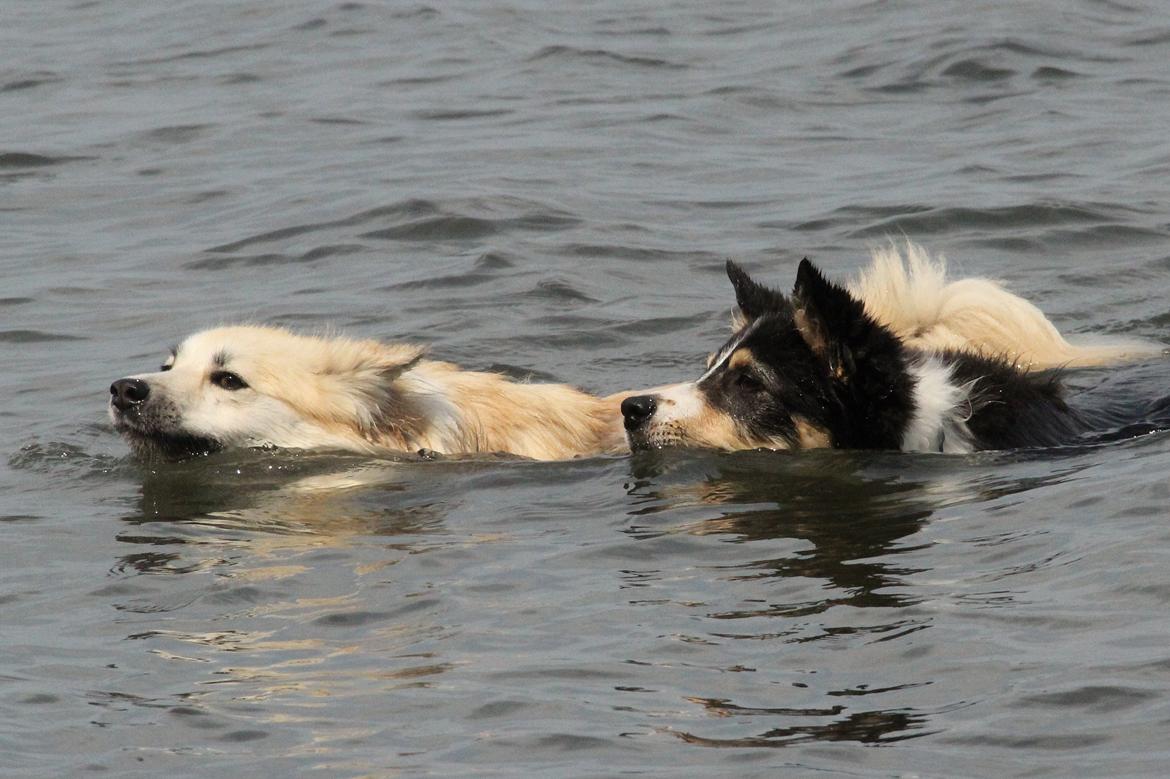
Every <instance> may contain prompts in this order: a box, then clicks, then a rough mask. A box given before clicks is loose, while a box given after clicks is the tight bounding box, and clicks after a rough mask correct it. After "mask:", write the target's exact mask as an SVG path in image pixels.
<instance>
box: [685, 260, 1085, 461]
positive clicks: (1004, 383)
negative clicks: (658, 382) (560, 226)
mask: <svg viewBox="0 0 1170 779" xmlns="http://www.w3.org/2000/svg"><path fill="white" fill-rule="evenodd" d="M727 275H728V277H729V278H730V279H731V283H732V286H733V287H734V288H735V295H736V303H737V304H738V306H739V309H740V311H741V312H742V313H743V315H744V317H745V319H746V320H747V324H746V325H745V327H744V329H743V330H741V331H740V332H739V333H737V334H736V335H735V336H734V337H733V338H732V340H731V341H729V342H728V344H727V345H725V346H724V349H723V352H724V353H725V352H726V351H727V350H728V349H729V348H731V347H732V346H734V347H735V349H736V350H739V349H747V350H748V351H749V352H750V353H751V355H752V358H753V359H752V361H751V363H750V364H747V365H744V364H739V365H736V366H734V367H732V366H731V365H725V366H723V367H722V368H720V369H717V370H715V371H713V372H712V373H711V374H710V375H708V376H707V377H706V378H704V379H703V381H702V382H701V383H700V385H699V389H700V390H701V391H702V392H703V393H704V395H705V396H706V398H707V401H708V402H709V403H710V404H711V405H712V406H713V407H715V408H717V409H719V410H720V411H722V412H723V413H726V414H729V415H730V416H731V417H732V418H733V419H734V420H735V421H736V422H737V424H739V425H741V426H743V427H744V429H745V430H747V431H749V432H750V433H752V434H753V436H754V437H756V438H765V439H766V438H769V437H775V436H779V437H782V438H785V439H787V440H788V441H789V442H791V443H796V442H797V436H798V430H797V420H798V419H803V420H805V421H807V422H808V423H809V424H811V425H812V426H813V427H814V428H817V429H820V430H822V431H825V432H827V434H828V436H829V439H830V442H831V444H832V445H833V446H834V447H840V448H850V449H899V448H901V444H902V439H903V436H904V434H905V432H906V430H907V427H908V426H909V424H910V422H911V420H912V419H913V416H914V413H915V408H914V389H915V388H914V382H915V379H914V376H913V375H912V373H911V372H910V371H909V363H910V360H913V359H917V358H918V355H917V354H915V353H913V352H911V351H909V350H907V349H906V348H905V347H904V346H903V344H902V343H901V341H900V340H899V339H898V338H897V336H895V335H894V333H893V332H892V331H891V330H890V329H889V328H887V327H885V326H883V325H881V324H879V323H877V322H876V321H875V320H874V319H872V318H871V317H870V316H869V315H868V314H867V313H866V312H865V308H864V306H863V305H862V303H861V302H860V301H858V300H857V299H855V298H854V297H853V296H852V295H850V294H849V293H848V292H847V291H846V290H845V289H843V288H842V287H839V286H837V285H836V284H833V283H832V282H830V281H828V280H827V279H826V278H825V277H824V276H823V275H822V274H821V272H820V271H819V270H817V268H816V267H815V266H814V265H813V264H812V263H811V262H809V261H808V260H807V259H805V260H803V261H802V262H801V263H800V267H799V269H798V271H797V276H796V284H795V286H794V288H793V294H792V298H791V300H790V299H789V298H787V297H785V296H784V295H783V294H782V293H780V292H777V291H776V290H773V289H770V288H768V287H765V286H763V285H761V284H758V283H757V282H756V281H754V280H753V279H752V278H751V277H750V276H749V275H748V274H747V273H746V272H745V271H744V270H743V269H742V268H740V267H739V266H738V265H736V264H735V263H734V262H731V261H730V260H729V261H728V262H727ZM737 341H738V342H739V343H736V342H737ZM939 357H940V359H942V361H943V362H944V364H948V365H950V366H951V369H952V371H953V373H952V376H953V381H954V383H955V384H956V385H960V386H961V385H967V386H968V387H969V388H970V392H969V407H967V408H964V409H960V413H961V414H962V416H963V417H965V421H966V426H967V429H968V430H969V432H970V436H971V443H972V445H973V446H974V447H975V448H977V449H1004V448H1020V447H1035V446H1052V445H1056V444H1060V443H1067V442H1069V441H1072V440H1074V439H1075V438H1077V436H1079V435H1080V434H1081V433H1082V432H1083V431H1084V430H1085V423H1084V422H1083V420H1082V419H1081V418H1080V417H1079V416H1078V415H1077V414H1076V413H1075V412H1073V411H1072V410H1071V409H1070V408H1069V407H1068V405H1067V404H1066V403H1065V401H1064V399H1063V397H1062V394H1061V389H1060V385H1059V382H1058V381H1057V379H1056V377H1055V376H1054V375H1032V374H1027V373H1025V372H1023V371H1021V370H1019V369H1018V368H1017V367H1016V366H1014V365H1012V364H1009V363H1007V362H1005V361H1002V360H995V359H987V358H984V357H978V356H973V355H968V354H963V353H958V352H948V353H943V354H941V355H939ZM964 412H965V413H964Z"/></svg>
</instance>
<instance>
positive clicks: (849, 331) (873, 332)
mask: <svg viewBox="0 0 1170 779" xmlns="http://www.w3.org/2000/svg"><path fill="white" fill-rule="evenodd" d="M792 297H793V303H794V304H795V309H796V310H795V316H794V319H795V321H796V327H797V330H799V331H800V335H801V337H802V338H803V339H804V341H805V343H807V344H808V346H809V348H810V349H812V351H813V353H814V354H816V355H817V356H818V357H820V358H821V359H823V360H824V361H825V362H826V363H827V364H828V368H829V372H830V374H831V375H832V376H833V377H834V378H836V379H837V380H839V381H842V382H849V381H851V380H852V379H853V378H854V376H855V374H856V373H857V372H858V365H859V363H862V362H867V361H869V360H872V359H873V358H875V357H878V356H880V355H883V354H886V353H889V354H890V356H896V355H897V354H898V353H900V350H901V347H900V345H899V343H898V340H897V338H896V337H895V336H894V335H893V333H891V332H890V331H889V330H887V329H886V328H884V327H882V326H881V325H879V324H878V323H877V322H875V321H874V320H873V319H871V318H870V316H869V315H868V314H866V313H865V306H864V305H862V303H861V301H859V300H857V299H856V298H854V297H853V296H852V295H850V294H849V293H848V292H847V291H846V290H845V289H844V288H843V287H839V286H837V285H836V284H834V283H832V282H831V281H829V280H828V279H826V278H825V277H824V276H823V275H822V274H821V272H820V271H819V270H817V268H816V266H814V265H813V264H812V263H811V262H809V261H808V258H807V257H806V258H805V259H803V260H801V261H800V267H799V268H798V269H797V271H796V286H795V287H794V288H793V291H792Z"/></svg>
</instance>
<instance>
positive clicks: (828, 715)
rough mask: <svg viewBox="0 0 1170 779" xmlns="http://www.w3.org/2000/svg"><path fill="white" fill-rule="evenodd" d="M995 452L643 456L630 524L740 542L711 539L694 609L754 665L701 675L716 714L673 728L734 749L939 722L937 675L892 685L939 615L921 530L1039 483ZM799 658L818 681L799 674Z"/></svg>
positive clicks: (885, 736)
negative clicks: (1002, 473)
mask: <svg viewBox="0 0 1170 779" xmlns="http://www.w3.org/2000/svg"><path fill="white" fill-rule="evenodd" d="M984 465H986V462H985V461H984V460H980V459H978V458H971V459H963V458H942V457H937V458H929V457H908V456H905V455H897V454H872V453H858V452H814V453H807V452H806V453H799V454H792V455H789V454H785V453H772V452H742V453H736V454H733V455H714V454H706V455H699V454H693V453H692V454H679V453H673V452H661V453H648V454H645V455H639V456H638V457H635V458H634V459H633V460H631V475H632V482H631V483H630V484H629V485H628V486H627V488H628V491H629V494H630V497H631V499H632V500H633V502H634V508H633V510H632V511H631V512H630V522H629V524H628V526H627V528H626V532H627V533H628V534H629V535H630V536H632V537H634V538H636V539H638V540H639V541H645V542H653V541H654V540H655V539H659V538H666V537H669V536H671V535H675V534H683V535H686V536H690V537H697V538H716V539H720V540H722V541H724V542H725V543H726V544H728V546H720V547H717V548H715V549H713V550H711V551H712V553H713V556H716V555H717V559H716V560H715V561H713V564H712V565H710V566H708V567H706V568H704V570H705V571H706V572H708V578H707V580H706V582H705V587H698V586H692V590H693V591H696V592H699V593H700V594H701V597H702V600H701V601H700V600H698V598H695V599H694V600H693V601H692V602H691V603H690V604H689V605H690V606H691V608H690V609H689V611H688V614H689V616H690V618H691V619H692V620H694V619H696V618H697V619H699V620H700V621H701V624H702V629H701V630H695V631H694V632H696V633H698V634H699V635H698V638H699V639H702V640H703V641H704V642H708V643H709V644H710V645H711V646H713V647H716V648H717V651H719V653H720V655H721V656H723V657H725V658H729V659H730V658H740V662H739V663H737V665H736V667H738V668H744V669H747V670H749V671H751V672H752V674H751V675H752V676H753V677H755V682H754V683H752V682H748V683H746V684H745V683H744V682H742V681H741V680H740V678H739V677H741V676H742V675H741V674H734V675H720V676H718V677H716V678H715V679H713V680H711V681H710V682H701V681H699V677H696V680H695V681H693V682H692V683H691V684H690V685H689V689H688V693H689V694H687V695H685V696H684V700H685V701H687V702H688V703H689V704H691V705H692V706H695V707H698V709H699V711H700V712H701V714H702V716H704V717H705V718H710V719H711V724H710V727H708V728H697V727H695V726H694V725H693V724H690V723H686V722H685V720H684V721H683V722H680V723H679V725H677V726H675V727H669V728H666V729H665V732H667V733H670V734H671V735H673V736H675V737H677V738H679V739H680V740H682V741H683V742H685V743H687V744H691V745H694V746H705V747H731V748H752V747H785V746H789V745H796V744H803V743H809V742H817V741H821V742H824V741H854V742H859V743H865V744H878V743H890V742H893V741H898V740H903V739H908V738H915V737H919V736H922V735H926V734H928V733H931V732H934V731H933V729H932V728H931V727H930V724H929V723H930V720H931V718H932V717H934V716H936V715H937V714H938V713H939V712H940V711H944V710H947V709H948V707H949V706H951V705H953V704H950V703H945V702H944V703H941V704H939V705H937V706H933V707H930V706H923V705H921V704H922V703H923V702H924V699H923V697H922V696H921V694H913V693H910V692H909V691H911V690H919V689H924V688H928V687H931V686H932V685H933V684H934V683H935V680H932V679H930V678H910V679H902V680H898V681H899V683H895V684H891V683H890V682H891V676H890V674H889V673H888V671H885V670H883V666H885V665H887V664H889V663H891V662H895V660H894V658H898V657H901V653H903V652H905V651H907V647H908V645H909V643H910V642H913V643H914V644H921V645H926V646H929V643H930V638H929V635H926V636H925V638H923V635H924V634H923V631H928V630H929V629H930V628H931V626H932V624H933V620H934V615H933V610H932V609H930V608H929V607H927V608H923V601H924V600H925V599H927V598H929V597H930V595H929V592H928V591H925V590H923V588H920V587H914V586H913V580H914V579H915V578H916V577H920V576H923V575H929V573H930V572H929V567H928V561H929V560H931V559H933V558H932V556H931V555H930V554H928V553H924V552H925V551H926V550H929V549H930V547H931V541H930V540H929V538H928V536H927V534H924V533H923V532H922V531H923V530H924V529H925V528H926V526H927V524H928V523H929V522H930V521H931V519H932V518H933V517H935V516H936V515H937V514H938V512H940V511H942V510H944V509H947V508H950V507H955V506H960V505H962V504H966V503H971V502H979V501H983V500H987V499H989V498H990V497H991V496H992V495H996V494H1002V493H1005V492H1008V491H1011V490H1012V489H1028V488H1029V485H1027V484H1023V483H1022V482H1021V479H1020V478H1019V477H1020V476H1021V474H1019V473H1016V474H1014V475H1013V476H1012V477H1011V479H1010V480H1009V479H994V478H989V477H988V471H987V470H986V469H985V468H984ZM1049 475H1050V476H1051V470H1049ZM1009 481H1010V482H1011V483H1012V484H1014V485H1015V486H1014V487H1012V486H1009ZM1025 481H1026V480H1025ZM1031 486H1034V485H1031ZM704 549H710V547H704ZM761 552H764V553H763V554H761ZM659 562H661V561H659ZM690 564H691V565H692V566H693V565H694V561H693V559H692V560H691V561H690ZM911 637H913V638H911ZM845 648H848V649H849V652H850V653H851V654H852V655H854V656H855V657H869V658H871V660H870V661H869V662H866V661H859V665H858V667H857V668H855V669H851V670H850V672H849V673H847V674H844V675H842V673H841V669H837V673H836V674H833V673H830V674H829V675H828V676H827V677H826V680H829V679H832V682H831V683H829V684H824V685H821V684H819V682H820V676H818V675H817V674H818V670H819V669H823V668H826V667H827V668H832V667H833V666H832V660H831V659H830V658H829V657H827V656H826V655H825V654H824V653H825V652H826V650H841V649H845ZM830 654H831V655H836V654H837V653H836V652H830ZM901 662H902V663H905V660H904V658H903V659H902V661H901ZM871 663H872V665H871ZM902 667H903V668H905V666H904V665H903V666H902ZM794 669H802V671H801V673H802V678H803V679H807V680H808V681H805V682H791V681H789V680H791V679H792V676H793V672H794ZM842 678H844V679H847V680H848V681H847V682H846V683H845V684H844V685H842V684H841V681H842ZM863 703H864V705H862V704H863ZM909 703H913V704H914V705H907V704H909ZM875 704H876V705H875ZM704 730H707V731H709V732H703V731H704Z"/></svg>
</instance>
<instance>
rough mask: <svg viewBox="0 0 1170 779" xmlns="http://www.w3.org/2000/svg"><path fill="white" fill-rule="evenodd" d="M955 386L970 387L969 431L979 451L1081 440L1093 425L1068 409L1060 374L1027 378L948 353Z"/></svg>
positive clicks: (1002, 364) (991, 362)
mask: <svg viewBox="0 0 1170 779" xmlns="http://www.w3.org/2000/svg"><path fill="white" fill-rule="evenodd" d="M945 358H946V360H947V361H948V362H949V363H950V364H951V365H952V370H953V374H952V376H953V380H954V382H955V383H956V384H959V385H963V384H968V383H970V385H971V392H970V396H969V398H970V404H971V417H970V419H968V420H967V428H968V429H969V430H970V431H971V433H972V435H973V436H974V443H975V447H976V448H977V449H1026V448H1033V447H1041V446H1058V445H1061V444H1067V443H1070V442H1072V441H1074V440H1076V439H1077V438H1078V437H1079V436H1080V435H1081V434H1083V433H1084V432H1086V431H1087V430H1088V427H1089V425H1088V423H1087V422H1086V420H1085V419H1084V418H1082V416H1081V415H1080V414H1078V413H1077V412H1076V411H1074V410H1073V409H1071V408H1069V406H1068V404H1067V403H1066V402H1065V400H1064V391H1063V388H1062V387H1061V384H1060V377H1059V375H1058V374H1057V373H1055V372H1051V373H1040V374H1028V373H1024V372H1023V371H1021V370H1020V369H1019V368H1017V367H1016V366H1015V365H1013V364H1011V363H1009V362H1007V361H1005V360H996V359H988V358H985V357H977V356H974V355H970V354H962V353H955V352H948V353H945Z"/></svg>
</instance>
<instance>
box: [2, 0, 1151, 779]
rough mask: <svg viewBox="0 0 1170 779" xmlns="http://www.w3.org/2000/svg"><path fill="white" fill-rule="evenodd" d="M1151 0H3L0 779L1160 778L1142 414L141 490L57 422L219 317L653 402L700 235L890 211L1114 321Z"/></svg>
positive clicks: (773, 276) (691, 298)
mask: <svg viewBox="0 0 1170 779" xmlns="http://www.w3.org/2000/svg"><path fill="white" fill-rule="evenodd" d="M1163 11H1164V9H1163V8H1162V7H1161V6H1160V5H1159V4H1157V3H1153V2H1145V3H1143V2H1137V1H1134V2H1124V3H1122V2H1097V1H1090V0H1076V1H1075V2H1060V3H1056V2H1048V3H1029V4H1000V5H997V6H995V7H988V6H986V4H971V3H957V2H956V3H913V2H893V3H866V2H855V1H851V2H832V3H825V4H817V5H816V7H815V8H814V7H813V6H811V5H807V4H797V3H790V4H779V5H778V4H772V3H737V4H725V5H723V6H719V7H718V8H717V7H716V6H712V5H711V4H708V3H686V2H671V3H669V4H659V5H646V6H643V7H642V8H640V9H631V7H630V6H629V4H626V3H616V2H614V3H608V2H598V3H590V4H584V5H582V4H563V6H561V7H550V5H549V4H547V3H537V2H529V3H512V4H508V5H500V4H491V5H490V6H489V5H488V4H482V3H442V4H436V5H434V6H425V5H415V4H376V3H369V4H365V3H337V4H323V3H307V2H297V1H296V0H294V1H293V2H283V3H267V4H263V3H246V4H241V3H227V2H222V3H211V2H205V3H198V4H195V3H188V4H168V5H166V6H163V5H158V4H156V3H147V2H131V1H129V0H120V1H119V2H113V3H100V4H99V3H65V2H60V3H48V4H45V3H40V4H9V6H7V7H6V8H5V10H4V15H3V16H4V25H3V31H2V32H0V51H3V52H4V53H5V56H4V57H3V58H2V59H0V224H2V225H3V229H0V261H2V262H3V279H4V290H3V292H2V294H0V311H2V313H3V320H2V323H0V356H2V359H3V364H4V367H5V370H4V371H3V373H2V374H0V385H2V391H3V396H4V397H5V398H6V399H7V400H6V403H5V404H4V409H3V411H2V412H0V414H2V416H0V437H2V440H0V446H2V451H3V452H4V454H5V458H4V465H3V466H2V467H0V485H2V488H3V492H2V493H0V496H2V497H0V537H2V538H3V551H0V641H2V647H3V651H2V652H0V774H4V775H5V776H18V777H25V776H28V777H40V776H86V775H90V774H101V773H105V774H107V775H116V776H158V775H163V774H174V775H182V776H224V775H227V776H243V775H290V774H295V775H305V776H426V775H430V776H444V777H448V776H468V777H484V776H564V777H586V776H597V777H601V776H606V777H608V776H617V775H626V774H633V775H648V776H665V775H679V774H680V773H682V774H683V775H688V774H696V773H701V774H702V775H704V776H736V777H742V776H761V777H763V776H777V775H792V776H802V775H811V774H814V773H816V774H825V775H849V776H890V775H922V776H1005V775H1029V776H1038V775H1041V776H1042V775H1053V776H1068V775H1079V776H1110V777H1112V776H1124V775H1162V774H1164V772H1165V766H1166V763H1167V760H1168V759H1170V749H1168V748H1167V746H1166V743H1167V740H1166V733H1167V725H1168V723H1170V649H1168V648H1167V641H1166V636H1167V632H1168V629H1170V619H1168V617H1167V611H1166V606H1167V602H1168V600H1170V575H1168V574H1167V570H1170V565H1168V563H1170V559H1168V552H1167V550H1170V525H1168V524H1167V522H1166V516H1167V512H1166V508H1165V506H1166V503H1167V497H1168V493H1170V488H1168V486H1167V481H1166V477H1165V474H1166V473H1167V471H1168V469H1170V439H1167V438H1166V437H1165V436H1161V435H1152V436H1145V437H1141V438H1138V439H1135V440H1132V441H1126V442H1121V443H1115V444H1111V445H1108V446H1100V447H1095V448H1088V449H1081V450H1070V451H1062V452H1047V453H1027V454H1020V453H991V454H981V455H977V456H972V457H941V456H935V457H930V456H906V455H900V454H878V455H874V454H859V453H849V452H818V453H810V454H800V455H789V454H783V453H780V454H768V453H739V454H735V455H722V454H712V453H702V452H670V453H650V454H645V455H639V456H636V457H616V458H598V459H586V460H581V461H575V462H569V463H526V462H517V461H508V460H484V461H480V462H435V463H393V462H388V461H387V462H370V461H366V460H363V459H361V458H352V457H336V456H309V455H294V454H288V453H284V454H276V453H236V454H224V455H219V456H216V457H212V458H207V459H205V460H200V461H197V462H191V463H184V464H178V465H174V466H170V467H156V468H144V467H142V466H140V465H139V464H137V463H135V462H134V461H133V460H131V459H130V458H129V457H128V456H127V451H126V449H125V447H124V445H123V444H122V443H121V442H120V441H119V440H118V439H117V438H116V437H115V436H114V434H113V432H112V431H111V429H110V427H109V425H108V424H107V422H106V421H105V417H104V403H105V399H106V387H107V386H108V384H109V382H110V381H111V380H112V379H113V378H116V377H118V376H121V375H124V374H126V373H129V372H134V371H140V370H144V369H149V368H151V367H153V366H154V365H156V364H157V363H158V362H159V361H160V360H161V357H162V356H163V355H164V354H165V351H166V349H167V347H168V346H170V345H171V344H173V343H175V342H176V341H177V340H178V339H180V338H181V337H182V336H183V335H184V334H186V333H188V332H191V331H193V330H196V329H198V328H201V327H205V326H208V325H213V324H217V323H220V322H235V321H257V322H270V323H280V324H288V325H293V326H296V327H300V328H308V329H312V328H318V327H323V326H326V325H333V326H336V327H338V328H341V329H344V330H345V331H347V332H351V333H354V334H357V335H363V336H375V337H380V338H386V339H411V340H415V341H420V342H424V343H427V344H430V345H431V346H432V348H433V351H434V352H435V353H436V354H438V355H440V356H441V357H444V358H447V359H451V360H454V361H457V362H460V363H463V364H465V365H468V366H471V367H476V368H493V369H496V370H504V371H507V372H509V373H513V374H517V375H532V376H534V377H536V378H538V379H556V380H562V381H568V382H572V383H575V384H579V385H581V386H584V387H586V388H589V389H592V390H598V391H613V390H618V389H625V388H629V387H632V386H649V385H653V384H658V383H663V382H669V381H675V380H680V379H683V378H687V377H690V376H693V375H695V374H696V373H697V371H698V370H699V369H700V367H701V364H702V359H703V356H704V355H705V354H706V353H707V352H708V351H709V350H710V349H712V348H714V347H715V346H717V345H718V344H719V343H720V342H721V341H722V340H723V338H724V335H725V332H726V326H727V312H728V309H729V307H730V304H731V293H730V289H729V288H728V285H727V283H726V280H725V279H724V278H723V277H722V270H721V268H722V263H723V260H724V258H726V257H728V256H732V257H735V258H737V259H738V260H740V261H741V262H743V263H744V264H745V265H746V266H747V267H748V268H749V269H751V270H753V271H754V272H756V273H758V274H759V275H760V277H761V278H763V279H765V280H768V281H771V282H772V283H775V284H777V285H787V284H789V283H791V279H792V275H793V273H794V270H795V264H796V260H798V259H799V258H800V257H802V256H804V255H809V256H811V257H813V258H814V259H815V260H817V261H818V262H819V263H820V264H821V265H822V266H823V267H824V268H825V269H826V270H827V272H829V273H830V274H831V275H833V276H835V277H838V278H841V277H844V276H846V275H847V274H848V273H850V272H851V271H853V270H855V269H856V268H857V267H858V266H859V265H861V264H862V263H863V262H864V261H865V257H866V250H867V247H869V246H871V245H874V244H881V243H882V242H884V241H885V240H887V239H889V238H893V239H895V240H900V239H901V238H902V236H908V237H911V238H914V239H916V240H919V241H921V242H923V243H925V244H926V245H927V246H928V247H929V248H931V249H933V250H936V251H944V252H945V253H947V254H948V256H949V257H950V258H951V260H952V266H953V267H954V268H955V269H956V270H957V271H958V272H959V273H969V274H982V275H990V276H994V277H998V278H1002V279H1005V280H1006V281H1008V282H1009V283H1010V284H1011V285H1012V287H1013V288H1014V289H1016V290H1017V291H1019V292H1021V293H1023V294H1025V295H1027V296H1028V297H1029V298H1031V299H1033V300H1035V301H1036V302H1037V303H1038V304H1040V305H1041V306H1042V307H1043V308H1044V309H1045V310H1046V311H1047V312H1048V313H1049V314H1050V315H1051V316H1052V317H1053V318H1054V319H1055V320H1056V321H1057V322H1058V323H1059V324H1060V326H1061V327H1062V329H1064V330H1065V331H1067V332H1071V333H1110V334H1124V335H1128V336H1138V337H1144V338H1152V339H1155V340H1166V336H1165V327H1166V324H1167V323H1168V322H1170V314H1168V310H1170V309H1168V306H1167V303H1166V301H1167V299H1168V293H1170V218H1168V217H1167V214H1170V184H1168V183H1167V182H1170V176H1168V175H1167V174H1168V173H1170V141H1168V140H1167V138H1168V136H1167V133H1166V127H1167V126H1168V124H1170V108H1168V106H1170V70H1168V68H1167V64H1166V63H1167V61H1168V60H1170V27H1167V26H1166V23H1165V21H1164V16H1165V14H1164V12H1163ZM1167 379H1170V368H1168V367H1167V366H1164V365H1158V364H1155V365H1148V366H1139V367H1135V368H1129V369H1124V370H1119V371H1107V372H1106V371H1102V372H1092V371H1090V372H1085V373H1080V374H1077V375H1075V376H1072V377H1070V381H1071V383H1072V386H1073V390H1074V392H1075V393H1077V394H1078V395H1079V394H1093V396H1094V397H1106V398H1109V397H1120V398H1124V399H1126V400H1135V399H1138V400H1140V399H1142V398H1147V397H1148V398H1152V397H1156V396H1159V395H1164V394H1165V387H1166V385H1167ZM338 474H348V475H350V476H353V477H354V478H355V480H358V481H361V482H363V483H364V486H357V487H353V488H349V489H338V488H337V487H336V479H337V476H338ZM331 484H332V485H333V486H330V485H331Z"/></svg>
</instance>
